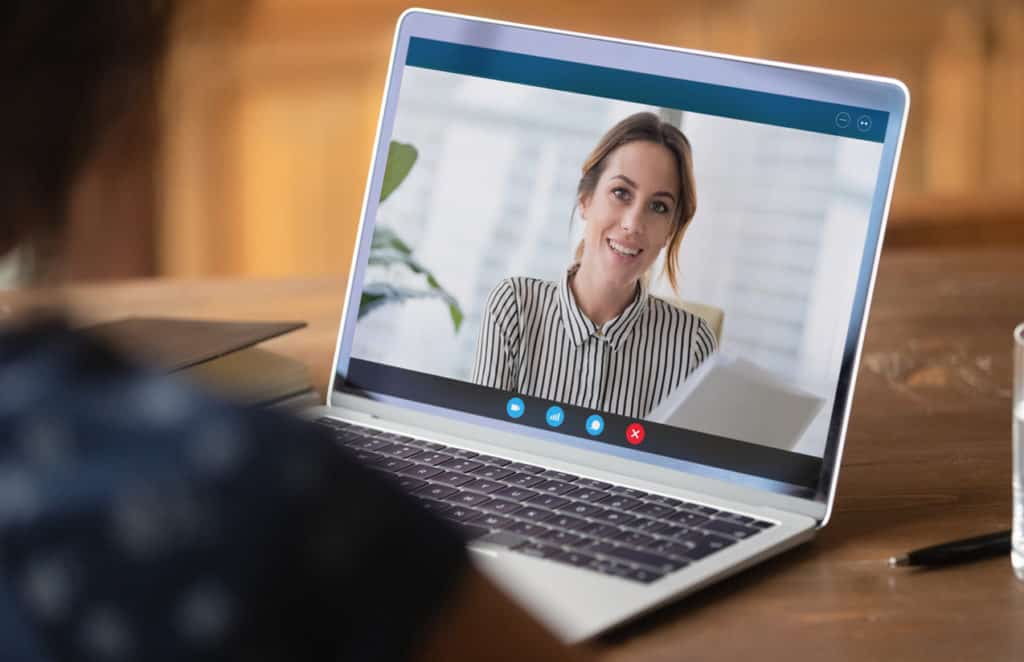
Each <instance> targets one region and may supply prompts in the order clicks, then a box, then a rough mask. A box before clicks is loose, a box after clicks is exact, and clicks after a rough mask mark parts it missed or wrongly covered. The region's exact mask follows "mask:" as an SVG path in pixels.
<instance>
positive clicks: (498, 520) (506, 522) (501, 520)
mask: <svg viewBox="0 0 1024 662" xmlns="http://www.w3.org/2000/svg"><path fill="white" fill-rule="evenodd" d="M473 523H474V524H476V525H478V526H486V527H487V528H489V529H507V528H508V527H510V526H512V523H513V520H512V519H511V518H509V517H503V516H501V515H495V514H494V513H484V514H483V515H481V516H480V517H477V518H476V519H475V520H473Z"/></svg>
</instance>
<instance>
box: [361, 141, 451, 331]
mask: <svg viewBox="0 0 1024 662" xmlns="http://www.w3.org/2000/svg"><path fill="white" fill-rule="evenodd" d="M418 156H419V154H418V153H417V151H416V148H415V147H413V146H412V145H407V144H404V143H399V142H395V141H393V140H392V141H391V144H390V145H389V146H388V161H387V165H385V167H384V182H383V184H382V185H381V191H380V201H381V202H382V203H383V202H384V201H385V200H387V199H388V197H389V196H390V195H391V194H392V193H394V192H395V189H397V188H398V186H399V184H401V183H402V182H403V181H405V178H406V177H408V176H409V172H410V171H411V170H412V166H413V164H414V163H416V158H417V157H418ZM369 264H370V265H373V266H378V267H384V268H388V269H391V268H395V267H397V268H400V269H406V270H408V271H409V272H411V273H413V274H415V275H416V276H417V277H418V278H419V279H421V280H422V283H423V285H422V286H419V287H409V286H403V285H395V284H393V283H387V282H383V281H376V282H373V283H367V284H366V285H365V286H364V287H363V294H362V297H361V298H360V300H359V317H363V316H364V315H366V314H367V313H369V312H371V311H373V310H376V309H377V308H380V307H381V306H385V305H387V304H389V303H402V302H405V301H411V300H414V299H440V300H441V301H443V302H444V303H445V304H446V305H447V306H448V314H449V315H450V316H451V318H452V325H453V326H454V327H455V331H456V333H458V331H459V327H460V326H462V320H463V317H464V316H463V313H462V307H461V306H459V302H458V301H457V300H456V299H455V297H454V296H452V295H451V293H449V292H448V291H447V290H445V289H444V288H443V287H442V286H441V284H440V283H439V282H438V281H437V278H435V277H434V274H432V273H431V272H430V270H429V269H427V268H426V267H425V266H423V265H422V264H421V263H420V262H419V261H417V260H416V258H415V257H413V254H412V249H411V248H409V245H408V244H406V243H405V242H404V241H403V240H402V238H401V237H399V236H398V233H396V232H395V231H394V230H392V229H390V228H387V227H384V226H379V225H378V226H377V227H376V228H375V229H374V231H373V240H372V242H371V243H370V258H369Z"/></svg>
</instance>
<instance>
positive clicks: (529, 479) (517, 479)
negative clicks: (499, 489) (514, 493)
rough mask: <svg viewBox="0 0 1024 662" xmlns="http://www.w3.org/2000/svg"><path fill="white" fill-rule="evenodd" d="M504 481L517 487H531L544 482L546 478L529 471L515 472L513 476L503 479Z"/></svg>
mask: <svg viewBox="0 0 1024 662" xmlns="http://www.w3.org/2000/svg"><path fill="white" fill-rule="evenodd" d="M501 480H502V482H504V483H508V484H509V485H515V486H517V487H530V486H532V485H536V484H537V483H543V482H544V479H543V478H541V477H539V476H534V475H533V474H527V473H515V474H512V475H511V476H507V477H505V478H502V479H501Z"/></svg>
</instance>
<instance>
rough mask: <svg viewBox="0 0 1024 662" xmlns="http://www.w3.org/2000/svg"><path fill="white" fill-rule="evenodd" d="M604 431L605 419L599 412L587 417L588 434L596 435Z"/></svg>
mask: <svg viewBox="0 0 1024 662" xmlns="http://www.w3.org/2000/svg"><path fill="white" fill-rule="evenodd" d="M602 432H604V419H603V418H601V417H600V416H598V415H597V414H591V415H590V416H589V417H588V418H587V434H589V435H590V436H591V437H596V436H597V435H599V434H601V433H602Z"/></svg>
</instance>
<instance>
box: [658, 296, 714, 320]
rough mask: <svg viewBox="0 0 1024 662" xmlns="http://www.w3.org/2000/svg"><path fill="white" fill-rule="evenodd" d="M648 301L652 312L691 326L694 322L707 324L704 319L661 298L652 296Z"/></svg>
mask: <svg viewBox="0 0 1024 662" xmlns="http://www.w3.org/2000/svg"><path fill="white" fill-rule="evenodd" d="M647 300H648V306H650V308H651V310H652V311H654V312H657V313H660V314H661V315H667V316H668V317H669V318H670V319H673V320H677V321H680V322H689V323H691V324H692V323H693V322H694V320H697V321H699V322H701V323H704V324H706V322H704V319H703V318H702V317H700V316H698V315H695V314H693V313H691V312H690V311H688V310H686V309H685V308H681V307H680V306H678V305H676V304H674V303H672V302H671V301H668V300H666V299H662V298H661V297H657V296H654V295H653V294H652V295H650V296H649V297H648V299H647Z"/></svg>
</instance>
